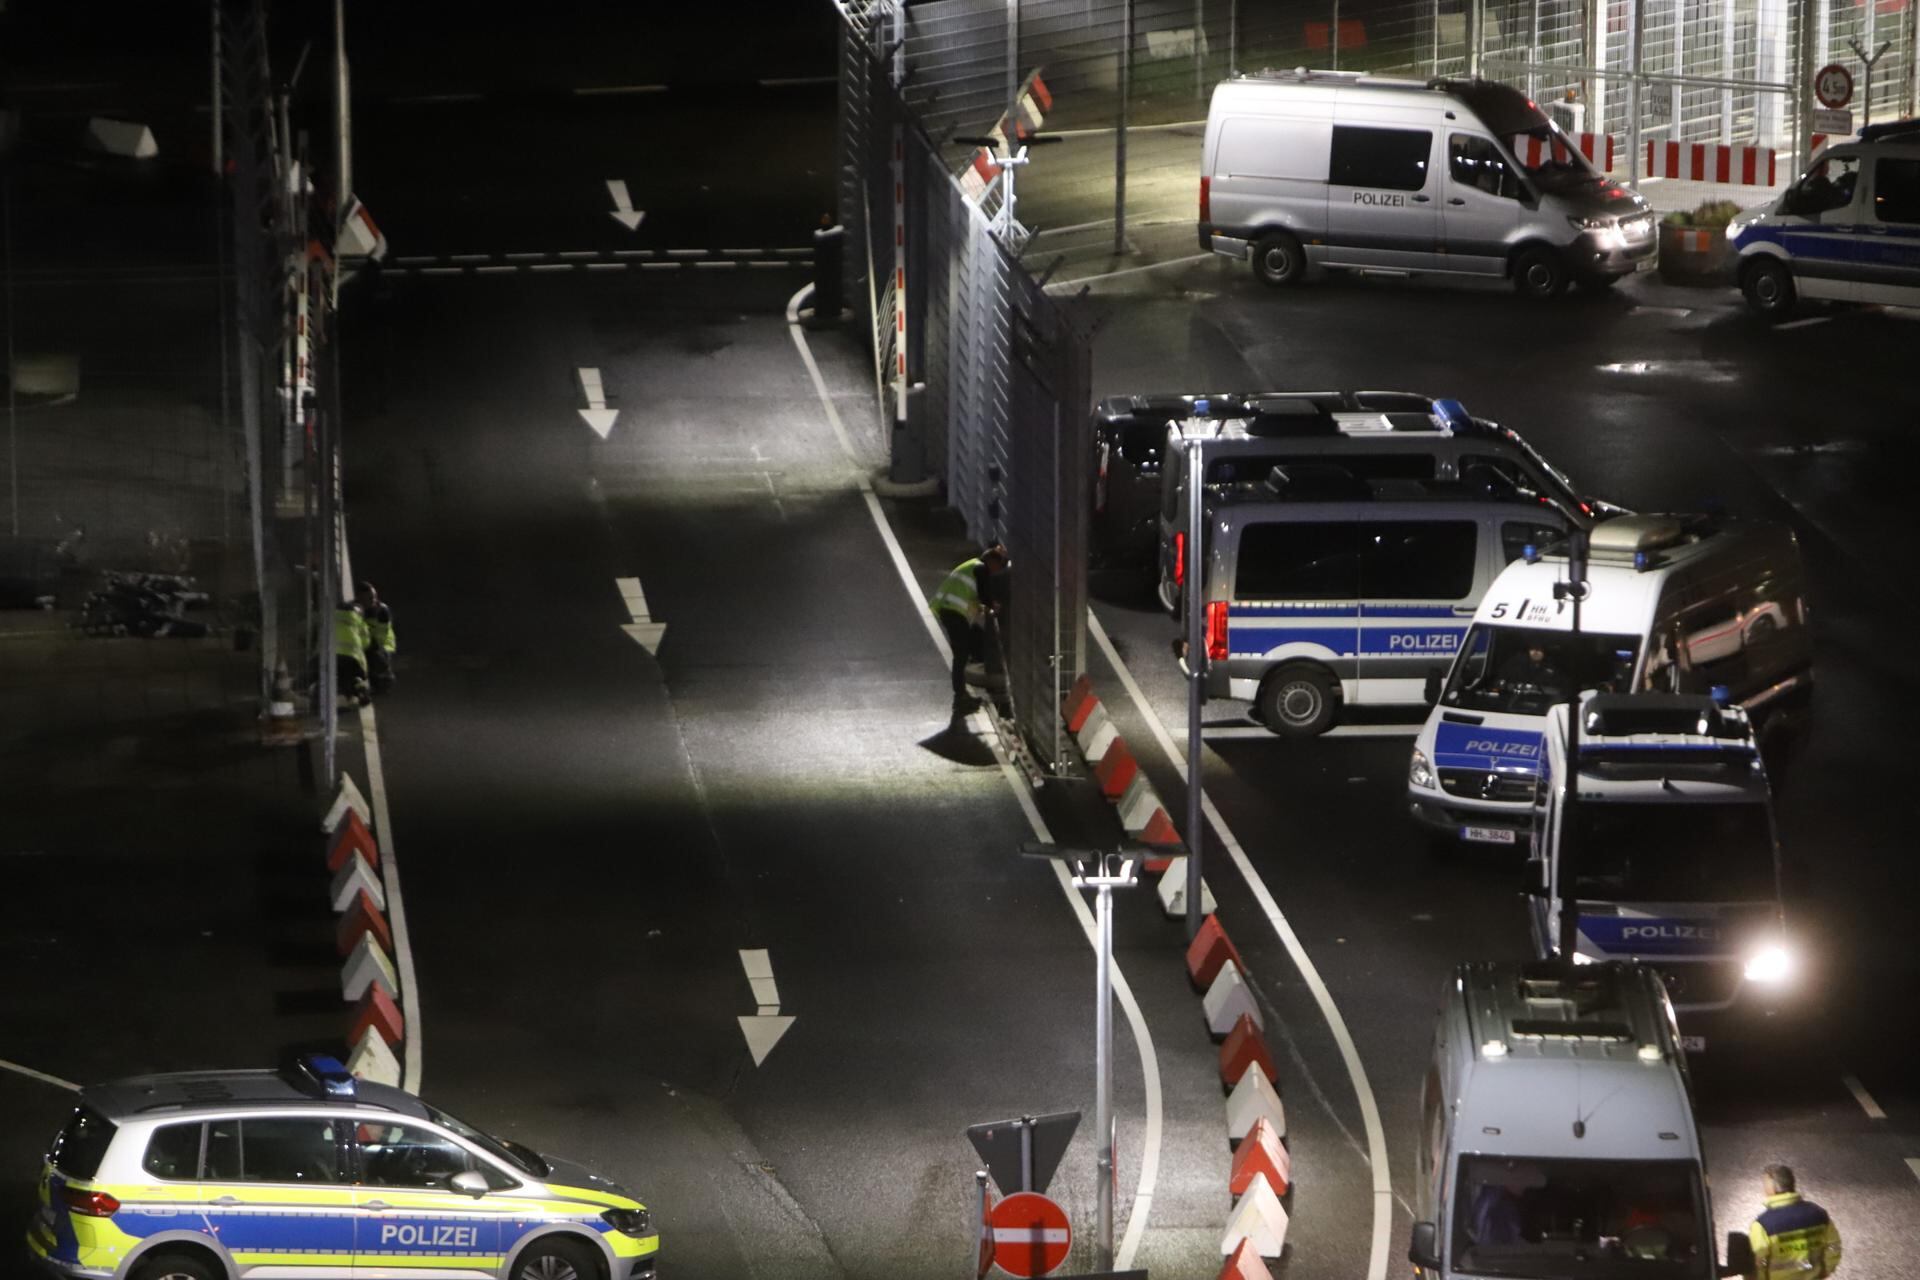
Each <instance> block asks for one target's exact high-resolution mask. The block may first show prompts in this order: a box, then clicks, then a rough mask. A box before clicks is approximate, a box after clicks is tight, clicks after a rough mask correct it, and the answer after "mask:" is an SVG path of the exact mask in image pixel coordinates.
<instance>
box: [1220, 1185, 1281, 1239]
mask: <svg viewBox="0 0 1920 1280" xmlns="http://www.w3.org/2000/svg"><path fill="white" fill-rule="evenodd" d="M1243 1241H1244V1242H1246V1243H1248V1244H1251V1245H1252V1246H1253V1248H1254V1251H1255V1252H1256V1253H1258V1254H1259V1255H1260V1256H1261V1257H1263V1258H1277V1257H1279V1256H1280V1254H1281V1252H1282V1251H1283V1250H1284V1249H1285V1248H1286V1247H1287V1211H1286V1209H1285V1207H1283V1206H1282V1205H1281V1203H1280V1197H1279V1196H1277V1195H1275V1194H1274V1192H1273V1188H1272V1187H1270V1186H1268V1185H1267V1180H1266V1179H1265V1178H1258V1177H1256V1178H1255V1179H1254V1180H1253V1182H1252V1184H1251V1185H1249V1186H1248V1187H1247V1191H1246V1194H1245V1195H1243V1196H1241V1197H1240V1198H1239V1200H1237V1201H1235V1202H1234V1206H1233V1216H1232V1217H1230V1218H1228V1219H1227V1234H1226V1235H1224V1236H1222V1237H1221V1239H1220V1252H1221V1254H1222V1256H1225V1257H1232V1256H1233V1252H1234V1250H1235V1249H1237V1248H1239V1247H1240V1245H1241V1243H1242V1242H1243Z"/></svg>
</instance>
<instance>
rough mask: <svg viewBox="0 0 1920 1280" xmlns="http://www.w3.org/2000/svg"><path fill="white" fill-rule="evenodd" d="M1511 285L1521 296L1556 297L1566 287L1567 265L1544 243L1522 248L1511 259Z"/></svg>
mask: <svg viewBox="0 0 1920 1280" xmlns="http://www.w3.org/2000/svg"><path fill="white" fill-rule="evenodd" d="M1513 287H1514V288H1515V289H1517V290H1518V291H1519V292H1520V294H1521V296H1522V297H1527V298H1557V297H1559V296H1560V294H1561V292H1562V291H1563V290H1564V289H1565V288H1566V287H1567V267H1566V264H1565V263H1563V262H1561V261H1560V255H1559V254H1557V253H1555V252H1554V251H1553V250H1551V249H1549V248H1547V247H1546V246H1544V245H1534V246H1533V247H1532V248H1531V249H1522V250H1521V251H1520V252H1519V254H1518V255H1516V256H1515V258H1514V260H1513Z"/></svg>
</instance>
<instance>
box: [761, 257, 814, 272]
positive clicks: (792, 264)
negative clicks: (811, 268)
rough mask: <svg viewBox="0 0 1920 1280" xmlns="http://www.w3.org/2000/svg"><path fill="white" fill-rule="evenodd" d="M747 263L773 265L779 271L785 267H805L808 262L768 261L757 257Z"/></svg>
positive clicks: (762, 265) (763, 265) (764, 265)
mask: <svg viewBox="0 0 1920 1280" xmlns="http://www.w3.org/2000/svg"><path fill="white" fill-rule="evenodd" d="M747 265H748V266H750V267H772V268H773V269H774V270H776V271H778V270H781V269H784V268H792V267H804V266H806V265H807V264H806V263H804V262H768V261H767V260H765V259H764V258H760V259H755V260H754V261H752V262H749V263H748V264H747Z"/></svg>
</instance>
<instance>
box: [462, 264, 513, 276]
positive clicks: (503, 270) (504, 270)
mask: <svg viewBox="0 0 1920 1280" xmlns="http://www.w3.org/2000/svg"><path fill="white" fill-rule="evenodd" d="M519 269H520V268H519V267H517V266H515V265H513V264H511V263H509V264H508V265H506V266H504V267H501V266H493V267H475V268H474V269H473V271H474V274H475V275H482V276H497V275H501V274H507V275H511V274H512V273H513V272H515V271H518V270H519Z"/></svg>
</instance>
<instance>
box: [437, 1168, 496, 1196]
mask: <svg viewBox="0 0 1920 1280" xmlns="http://www.w3.org/2000/svg"><path fill="white" fill-rule="evenodd" d="M447 1185H448V1186H449V1187H451V1188H452V1189H453V1190H455V1191H458V1192H459V1193H460V1194H461V1195H463V1196H472V1197H473V1198H474V1199H475V1200H478V1199H479V1198H480V1197H481V1196H483V1195H485V1194H487V1180H486V1179H485V1178H483V1177H481V1176H480V1175H479V1174H477V1173H475V1172H474V1171H473V1170H471V1169H462V1170H461V1171H460V1172H459V1173H456V1174H454V1175H453V1177H452V1178H451V1179H449V1180H448V1182H447Z"/></svg>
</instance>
